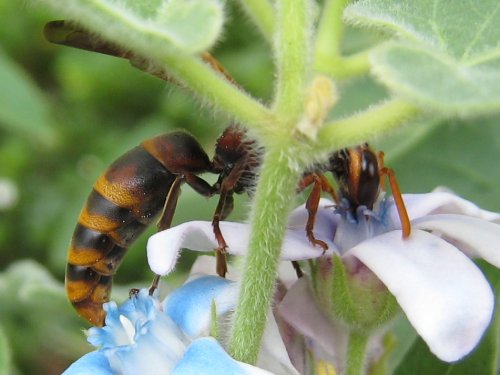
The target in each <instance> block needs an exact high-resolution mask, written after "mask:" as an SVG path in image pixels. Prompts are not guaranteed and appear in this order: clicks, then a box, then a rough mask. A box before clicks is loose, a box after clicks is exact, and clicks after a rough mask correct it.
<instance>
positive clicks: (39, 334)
mask: <svg viewBox="0 0 500 375" xmlns="http://www.w3.org/2000/svg"><path fill="white" fill-rule="evenodd" d="M0 298H1V299H2V301H5V303H2V305H1V307H0V320H1V321H2V332H1V333H2V335H1V340H0V348H1V350H0V355H1V359H0V364H1V365H2V366H4V367H3V368H0V370H2V369H5V370H7V369H9V370H11V371H13V369H10V368H8V367H7V366H9V367H10V363H9V362H10V358H9V357H13V358H14V359H15V362H16V367H17V368H18V370H19V371H23V373H35V372H40V373H55V371H57V367H58V366H59V369H58V370H59V371H61V370H62V369H64V368H65V366H67V360H68V358H72V357H73V356H75V355H78V354H82V353H84V352H85V351H86V350H88V349H87V346H86V345H85V343H84V342H82V340H80V339H79V336H80V332H79V331H80V330H79V328H81V321H79V319H78V318H77V317H76V316H75V315H74V313H73V311H71V310H72V307H71V306H70V304H69V303H68V301H67V300H66V296H65V292H64V288H63V286H62V283H61V282H58V281H56V280H55V279H54V278H53V277H52V276H51V275H50V274H49V273H48V272H47V271H46V270H45V269H44V268H43V266H41V265H39V264H37V263H35V262H33V261H30V260H26V261H18V262H15V263H12V264H11V265H10V266H9V267H8V268H7V269H6V270H5V271H4V272H2V273H1V274H0ZM10 351H11V352H12V353H10ZM4 359H5V361H4ZM0 373H2V374H4V373H6V372H0Z"/></svg>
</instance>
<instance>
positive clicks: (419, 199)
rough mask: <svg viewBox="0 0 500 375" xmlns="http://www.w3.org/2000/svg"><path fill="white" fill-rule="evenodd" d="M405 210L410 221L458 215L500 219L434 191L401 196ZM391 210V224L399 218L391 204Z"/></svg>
mask: <svg viewBox="0 0 500 375" xmlns="http://www.w3.org/2000/svg"><path fill="white" fill-rule="evenodd" d="M403 199H404V202H405V206H406V210H407V211H408V216H409V217H410V220H413V219H416V218H418V217H422V216H426V215H429V214H458V215H467V216H474V217H477V218H480V219H485V220H489V221H493V220H498V219H500V215H499V214H497V213H494V212H490V211H486V210H482V209H480V208H479V207H478V206H476V205H475V204H474V203H472V202H469V201H468V200H466V199H463V198H460V197H459V196H457V195H455V194H452V193H448V192H443V191H436V192H432V193H427V194H403ZM391 206H392V207H393V209H390V215H391V219H392V221H393V222H395V223H396V222H399V217H398V214H397V211H396V208H395V207H394V203H391Z"/></svg>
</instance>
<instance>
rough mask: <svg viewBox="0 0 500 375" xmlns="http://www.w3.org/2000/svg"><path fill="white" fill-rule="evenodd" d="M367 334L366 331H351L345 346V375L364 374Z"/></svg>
mask: <svg viewBox="0 0 500 375" xmlns="http://www.w3.org/2000/svg"><path fill="white" fill-rule="evenodd" d="M368 338H369V336H368V335H367V334H366V332H361V331H352V332H351V335H350V336H349V344H348V347H347V364H346V371H345V375H364V374H365V365H366V364H365V360H366V358H365V357H366V347H367V344H368Z"/></svg>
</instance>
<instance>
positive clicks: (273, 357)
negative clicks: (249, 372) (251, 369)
mask: <svg viewBox="0 0 500 375" xmlns="http://www.w3.org/2000/svg"><path fill="white" fill-rule="evenodd" d="M257 365H258V366H259V367H260V368H265V369H266V370H269V371H272V372H273V373H274V374H276V375H285V374H286V375H300V374H299V372H298V371H297V370H296V369H295V367H294V366H293V365H292V362H291V361H290V358H289V357H288V353H287V351H286V347H285V344H284V343H283V339H282V338H281V334H280V332H279V329H278V325H277V324H276V320H275V319H274V315H273V312H272V311H269V312H268V314H267V323H266V329H265V330H264V337H263V338H262V345H261V348H260V352H259V357H258V360H257Z"/></svg>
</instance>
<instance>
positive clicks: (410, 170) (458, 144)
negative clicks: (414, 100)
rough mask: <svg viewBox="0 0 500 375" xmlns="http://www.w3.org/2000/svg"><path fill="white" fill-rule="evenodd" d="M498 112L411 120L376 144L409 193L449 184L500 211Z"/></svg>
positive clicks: (484, 206) (401, 184)
mask: <svg viewBox="0 0 500 375" xmlns="http://www.w3.org/2000/svg"><path fill="white" fill-rule="evenodd" d="M498 123H499V117H498V116H492V117H490V118H478V119H475V120H472V119H470V120H468V121H456V120H448V121H442V122H439V123H436V121H432V122H427V123H418V124H416V123H415V124H412V125H411V126H408V127H406V128H405V129H403V131H401V132H399V133H398V134H396V135H394V136H393V137H392V138H390V139H386V140H384V142H379V143H377V147H378V148H379V149H381V150H383V151H384V152H385V153H386V158H385V159H386V165H387V166H389V167H391V168H393V169H394V170H395V171H396V175H397V178H398V182H399V185H400V187H401V189H402V191H403V192H406V193H410V192H411V193H426V192H430V191H432V190H433V189H435V188H436V187H437V186H445V187H447V188H449V189H451V190H453V191H454V192H455V193H457V194H459V195H460V196H462V197H464V198H466V199H469V200H472V201H473V202H474V203H476V204H478V205H479V206H481V207H482V208H484V209H488V210H493V211H500V200H499V199H498V191H499V184H498V181H500V169H499V168H498V160H500V127H499V126H498Z"/></svg>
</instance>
